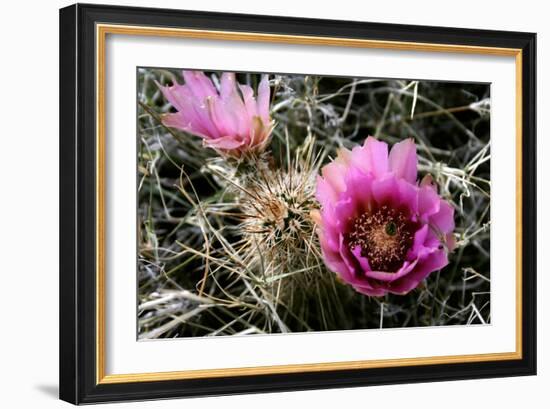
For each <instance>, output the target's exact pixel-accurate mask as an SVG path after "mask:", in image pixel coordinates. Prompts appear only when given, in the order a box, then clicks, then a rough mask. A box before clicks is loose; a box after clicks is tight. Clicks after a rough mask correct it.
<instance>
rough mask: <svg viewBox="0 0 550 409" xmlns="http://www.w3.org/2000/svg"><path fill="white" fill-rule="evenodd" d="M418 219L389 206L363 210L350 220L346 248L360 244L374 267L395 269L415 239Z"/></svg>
mask: <svg viewBox="0 0 550 409" xmlns="http://www.w3.org/2000/svg"><path fill="white" fill-rule="evenodd" d="M416 229H417V223H415V222H413V221H411V220H410V219H409V217H407V215H406V213H404V212H403V211H401V210H399V209H395V208H391V207H388V206H381V207H380V208H378V209H376V210H374V211H372V212H367V213H363V214H361V215H360V216H358V217H357V218H355V220H354V221H353V223H352V226H351V230H350V233H349V236H348V240H349V248H350V249H354V248H355V247H357V246H359V247H360V248H361V256H363V257H365V258H366V259H367V260H368V261H369V264H370V267H371V268H372V269H373V270H375V271H386V272H396V271H397V270H398V269H399V268H400V267H401V266H402V265H403V262H404V261H405V256H406V255H407V252H408V251H409V249H410V248H411V246H412V244H413V240H414V232H415V231H416Z"/></svg>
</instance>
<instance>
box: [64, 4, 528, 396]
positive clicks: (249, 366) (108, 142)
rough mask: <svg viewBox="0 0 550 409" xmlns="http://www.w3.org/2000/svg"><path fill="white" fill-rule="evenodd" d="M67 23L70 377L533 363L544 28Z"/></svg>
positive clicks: (292, 380) (206, 381)
mask: <svg viewBox="0 0 550 409" xmlns="http://www.w3.org/2000/svg"><path fill="white" fill-rule="evenodd" d="M234 27H239V30H238V31H233V30H234ZM60 39H61V41H60V53H59V54H60V75H61V76H60V78H63V81H61V82H60V94H59V95H60V144H59V146H60V154H59V158H60V172H59V177H60V180H59V186H60V209H61V210H60V249H61V251H60V281H59V284H60V289H59V294H60V298H59V301H60V314H61V315H60V337H59V339H60V360H59V366H60V368H59V369H60V370H59V374H60V391H59V394H60V398H61V399H63V400H65V401H67V402H71V403H75V404H81V403H97V402H107V401H126V400H128V401H129V400H132V401H136V400H150V399H157V398H158V399H167V398H174V397H193V396H205V395H227V394H241V393H258V392H262V393H263V392H266V393H267V392H269V393H272V392H277V391H295V390H304V389H318V388H342V387H352V386H374V385H385V384H396V383H405V382H410V383H413V382H435V381H444V380H459V379H479V378H487V377H502V376H520V375H534V374H536V339H537V337H536V321H537V319H536V305H537V300H536V248H537V246H536V239H537V235H536V203H537V201H536V154H535V153H536V135H535V129H536V95H535V89H536V34H534V33H522V32H509V31H489V30H472V29H463V28H449V27H424V26H415V25H403V24H400V25H393V24H385V23H369V22H359V21H337V20H317V19H315V20H313V19H307V18H294V17H281V16H256V15H245V14H230V13H210V12H204V11H189V10H161V9H151V8H143V9H142V8H131V7H125V6H96V5H86V4H84V5H83V4H76V5H72V6H69V7H65V8H63V9H61V10H60ZM220 61H225V62H223V63H221V62H220ZM342 345H345V347H344V348H342V347H341V346H342ZM335 346H340V347H335ZM228 351H231V352H230V353H227V352H228Z"/></svg>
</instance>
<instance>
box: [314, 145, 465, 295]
mask: <svg viewBox="0 0 550 409" xmlns="http://www.w3.org/2000/svg"><path fill="white" fill-rule="evenodd" d="M416 178H417V156H416V146H415V144H414V142H413V141H412V140H411V139H407V140H405V141H403V142H400V143H397V144H395V145H394V146H393V148H392V149H391V151H390V152H389V155H388V145H387V144H386V143H384V142H381V141H378V140H377V139H375V138H373V137H368V138H367V140H366V141H365V143H364V145H363V146H357V147H355V148H353V150H351V151H349V150H347V149H344V150H341V151H339V153H338V156H337V158H336V159H335V160H334V161H333V162H331V163H329V164H328V165H326V166H325V167H324V168H323V169H322V177H320V176H319V177H318V180H317V199H318V200H319V202H320V203H321V211H320V212H319V213H316V214H314V215H313V217H314V219H315V220H316V222H317V223H318V226H319V228H318V233H319V238H320V243H321V248H322V252H323V257H324V260H325V263H326V265H327V266H328V268H329V269H330V270H332V271H334V272H336V273H337V274H338V276H339V277H340V278H341V279H342V280H343V281H344V282H346V283H348V284H350V285H351V286H353V288H355V290H357V291H359V292H360V293H363V294H366V295H370V296H383V295H385V294H387V293H393V294H406V293H408V292H409V291H411V290H413V289H414V288H416V287H417V286H418V285H419V283H420V282H421V281H422V280H423V279H424V278H426V277H427V276H428V275H429V274H430V273H432V272H433V271H436V270H439V269H441V268H443V267H445V266H446V265H447V264H448V262H449V260H448V253H449V252H450V251H452V249H453V247H454V239H453V230H454V228H455V224H454V209H453V207H452V206H451V205H450V204H449V203H448V202H447V201H445V200H443V199H442V198H441V197H439V195H438V193H437V190H436V187H435V186H434V185H433V184H432V180H431V178H430V177H426V178H424V180H423V181H422V182H420V183H418V182H417V179H416Z"/></svg>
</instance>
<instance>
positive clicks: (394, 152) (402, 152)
mask: <svg viewBox="0 0 550 409" xmlns="http://www.w3.org/2000/svg"><path fill="white" fill-rule="evenodd" d="M389 163H390V170H392V171H393V173H394V174H395V176H397V177H398V178H403V179H405V180H407V181H408V182H410V183H415V182H416V173H417V167H418V159H417V157H416V145H415V144H414V141H413V140H412V139H410V138H409V139H406V140H404V141H402V142H399V143H396V144H395V145H393V147H392V149H391V151H390V155H389Z"/></svg>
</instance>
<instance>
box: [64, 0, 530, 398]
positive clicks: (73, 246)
mask: <svg viewBox="0 0 550 409" xmlns="http://www.w3.org/2000/svg"><path fill="white" fill-rule="evenodd" d="M97 23H112V24H125V25H139V26H154V27H186V28H192V29H208V30H219V31H231V32H235V31H237V29H236V28H238V31H242V32H254V33H270V34H283V35H295V36H315V37H331V38H352V39H370V40H383V41H395V42H408V43H430V44H449V45H465V46H482V47H499V48H513V49H519V50H521V53H522V67H521V68H522V71H521V72H522V84H523V86H522V89H521V95H522V105H521V108H522V125H521V126H522V129H521V130H522V136H523V139H522V214H521V217H522V243H521V249H522V254H523V257H522V283H523V286H522V294H521V311H522V321H521V322H522V328H521V335H522V343H521V345H522V350H521V358H520V359H514V360H502V361H499V360H495V361H487V362H466V363H461V362H457V363H445V364H434V365H414V366H399V367H384V368H369V369H349V370H334V371H320V372H303V373H302V372H299V373H292V374H264V375H253V376H231V377H216V378H207V379H184V380H163V381H148V382H139V383H135V382H121V383H110V384H102V383H98V381H97V376H96V375H97V370H98V369H97V356H96V353H97V351H96V337H97V332H96V328H97V327H96V322H97V309H96V307H97V305H96V291H97V287H96V274H95V271H96V267H97V266H96V240H97V235H96V229H95V226H96V199H97V196H96V195H97V192H96V189H95V186H96V184H95V178H96V154H97V152H96V126H97V123H96V88H95V85H96V71H95V59H96V24H97ZM535 84H536V34H533V33H523V32H506V31H487V30H471V29H460V28H443V27H422V26H412V25H395V24H380V23H363V22H350V21H332V20H318V19H303V18H290V17H274V16H258V15H243V14H226V13H210V12H199V11H181V10H166V9H148V8H134V7H114V6H100V5H86V4H77V5H72V6H69V7H66V8H63V9H61V10H60V316H59V320H60V363H59V365H60V380H59V382H60V393H59V394H60V398H61V399H62V400H65V401H67V402H71V403H74V404H81V403H94V402H106V401H124V400H145V399H158V398H173V397H187V396H200V395H222V394H230V393H231V394H239V393H258V392H274V391H289V390H307V389H318V388H338V387H352V386H367V385H382V384H390V383H391V384H397V383H412V382H428V381H429V382H431V381H444V380H458V379H471V378H489V377H503V376H520V375H534V374H536V240H537V237H536V137H535V132H536V91H535V89H536V87H535ZM511 234H512V233H511Z"/></svg>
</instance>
